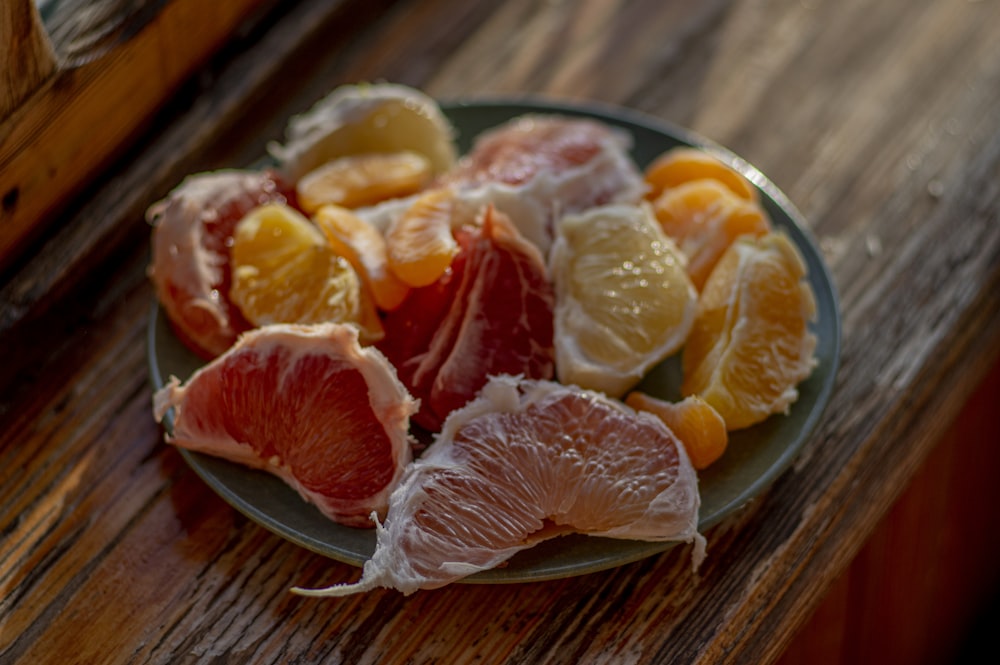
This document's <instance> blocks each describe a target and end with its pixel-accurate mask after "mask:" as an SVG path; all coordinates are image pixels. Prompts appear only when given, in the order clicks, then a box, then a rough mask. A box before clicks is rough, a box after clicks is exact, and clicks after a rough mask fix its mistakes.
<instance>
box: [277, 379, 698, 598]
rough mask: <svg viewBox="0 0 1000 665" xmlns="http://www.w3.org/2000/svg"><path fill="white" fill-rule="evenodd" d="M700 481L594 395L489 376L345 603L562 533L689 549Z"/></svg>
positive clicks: (655, 435) (422, 470)
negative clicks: (680, 543)
mask: <svg viewBox="0 0 1000 665" xmlns="http://www.w3.org/2000/svg"><path fill="white" fill-rule="evenodd" d="M699 505H700V497H699V494H698V478H697V475H696V473H695V470H694V468H693V467H692V466H691V463H690V461H689V460H688V458H687V455H686V454H685V452H684V449H683V447H682V446H680V445H679V444H678V442H677V439H676V437H675V436H674V435H673V434H672V433H671V432H670V430H669V429H667V428H666V427H665V426H664V425H663V423H662V422H660V421H659V420H658V419H656V418H654V417H652V416H650V415H649V414H637V413H636V412H635V411H633V410H632V409H629V408H627V407H625V406H624V405H622V404H621V403H620V402H616V401H613V400H610V399H608V398H607V397H605V396H603V395H600V394H598V393H594V392H588V391H583V390H580V389H579V388H574V387H567V386H563V385H560V384H557V383H553V382H547V381H520V380H518V379H516V378H513V377H509V376H503V377H494V378H492V379H491V380H490V382H489V383H488V384H487V385H486V386H485V387H484V388H483V392H482V394H481V396H480V397H479V398H477V399H476V400H475V401H473V402H472V403H470V404H469V405H468V406H466V407H465V408H463V409H461V410H460V411H457V412H455V413H453V414H452V415H451V416H450V417H449V418H448V420H447V422H446V423H445V426H444V429H443V431H442V432H441V435H440V436H439V437H438V438H437V439H436V440H435V441H434V443H432V444H431V445H430V446H429V447H428V448H427V449H426V450H425V451H424V453H423V454H422V455H421V457H420V458H419V459H417V460H415V461H414V462H413V463H412V464H411V465H410V467H409V468H408V469H407V471H406V472H405V474H404V477H403V480H402V481H401V484H400V486H399V488H398V489H397V490H396V491H395V492H394V493H393V495H392V497H391V498H390V500H389V510H388V513H387V515H386V519H385V523H384V525H380V526H379V527H378V528H377V531H376V546H375V553H374V555H373V556H372V558H371V559H370V560H369V561H367V562H365V565H364V569H363V572H362V576H361V579H360V581H358V582H357V583H354V584H346V585H341V586H334V587H331V588H327V589H315V590H303V589H298V590H297V591H299V592H300V593H306V594H309V595H319V596H344V595H348V594H351V593H358V592H362V591H367V590H370V589H373V588H376V587H390V588H394V589H397V590H399V591H402V592H404V593H407V594H409V593H412V592H414V591H416V590H418V589H431V588H435V587H440V586H443V585H445V584H448V583H450V582H453V581H456V580H458V579H461V578H463V577H466V576H468V575H471V574H473V573H475V572H478V571H481V570H487V569H490V568H493V567H495V566H497V565H499V564H500V563H502V562H504V561H506V560H507V559H509V558H510V557H511V556H512V555H513V554H515V553H516V552H518V551H520V550H524V549H527V548H529V547H532V546H533V545H535V544H537V543H539V542H541V541H542V540H545V539H548V538H552V537H555V536H558V535H561V534H565V533H568V532H580V533H587V534H592V535H599V536H605V537H610V538H627V539H634V540H649V541H686V542H694V543H695V551H694V556H693V560H694V564H695V566H697V565H698V564H699V563H700V561H701V559H702V558H703V556H704V546H705V540H704V538H703V537H702V536H701V535H700V534H699V533H698V531H697V525H698V509H699Z"/></svg>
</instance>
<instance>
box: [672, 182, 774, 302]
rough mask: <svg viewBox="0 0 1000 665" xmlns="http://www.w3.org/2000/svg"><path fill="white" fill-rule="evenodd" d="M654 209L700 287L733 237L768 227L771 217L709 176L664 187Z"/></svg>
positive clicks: (754, 233)
mask: <svg viewBox="0 0 1000 665" xmlns="http://www.w3.org/2000/svg"><path fill="white" fill-rule="evenodd" d="M653 212H654V214H655V215H656V219H657V221H659V222H660V226H661V227H662V228H663V231H664V232H665V233H666V234H667V235H668V236H670V237H671V238H673V239H674V241H675V242H676V243H677V245H678V247H680V250H681V251H682V252H683V253H684V255H685V256H686V257H687V260H688V263H687V271H688V275H690V276H691V281H692V282H694V285H695V287H696V288H698V289H699V290H701V289H702V288H703V287H704V285H705V280H707V279H708V275H709V273H711V272H712V268H713V267H714V266H715V264H716V262H717V261H718V260H719V257H721V256H722V254H723V252H725V251H726V249H727V248H728V247H729V245H731V244H732V243H733V241H734V240H736V238H738V237H740V236H742V235H747V234H749V235H753V236H760V235H763V234H765V233H767V232H768V231H770V230H771V220H770V218H769V217H768V215H767V213H766V212H765V211H764V209H763V208H762V207H761V206H760V205H759V204H758V203H756V202H755V201H748V200H746V199H743V198H740V197H738V196H736V195H735V194H733V192H732V190H730V189H729V188H728V187H726V186H725V185H723V184H722V183H721V182H720V181H718V180H714V179H708V178H705V179H701V180H692V181H690V182H685V183H682V184H680V185H677V186H676V187H671V188H670V189H667V190H664V192H663V193H662V194H660V195H659V196H658V197H657V198H656V200H655V201H654V202H653Z"/></svg>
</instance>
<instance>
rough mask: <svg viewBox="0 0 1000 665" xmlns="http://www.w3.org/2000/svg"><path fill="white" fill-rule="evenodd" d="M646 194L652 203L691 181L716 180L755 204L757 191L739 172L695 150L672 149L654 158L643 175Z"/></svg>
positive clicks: (703, 152)
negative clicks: (646, 187) (669, 190)
mask: <svg viewBox="0 0 1000 665" xmlns="http://www.w3.org/2000/svg"><path fill="white" fill-rule="evenodd" d="M644 176H645V180H646V184H648V185H649V191H648V192H647V193H646V198H647V199H649V200H650V201H655V200H656V199H657V198H658V197H659V196H660V194H661V193H662V192H663V190H665V189H669V188H670V187H676V186H677V185H680V184H682V183H685V182H690V181H691V180H702V179H704V178H711V179H713V180H718V181H719V182H721V183H722V184H723V185H725V186H726V187H728V188H729V189H730V190H731V191H732V192H733V193H734V194H736V195H737V196H739V197H740V198H742V199H746V200H748V201H756V200H757V190H755V189H754V187H753V185H752V184H750V182H749V181H748V180H747V179H746V178H744V177H743V175H742V174H740V173H739V172H738V171H736V170H734V169H732V168H730V167H729V166H727V165H726V164H723V163H722V162H720V161H719V160H718V159H716V158H715V157H713V156H712V155H710V154H708V153H707V152H705V151H704V150H700V149H698V148H687V147H680V148H673V149H671V150H668V151H667V152H665V153H663V154H662V155H660V156H659V157H657V158H656V159H655V160H654V161H653V163H652V164H650V165H649V166H648V167H646V171H645V173H644Z"/></svg>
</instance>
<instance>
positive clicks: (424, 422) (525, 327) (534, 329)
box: [379, 208, 555, 431]
mask: <svg viewBox="0 0 1000 665" xmlns="http://www.w3.org/2000/svg"><path fill="white" fill-rule="evenodd" d="M456 237H457V239H458V244H459V247H460V250H459V252H458V254H457V255H456V256H455V258H454V260H453V262H452V265H451V268H450V270H449V271H446V272H445V274H444V275H443V276H442V277H441V279H440V280H439V281H438V282H436V283H435V284H432V285H430V286H427V287H423V288H419V289H413V290H412V291H411V292H410V295H409V296H408V297H407V302H404V303H403V305H402V306H401V307H400V308H399V309H397V310H396V311H394V312H389V314H388V315H387V316H386V318H385V321H384V327H385V330H386V337H385V338H384V339H383V341H382V342H381V343H380V347H379V348H381V349H383V350H384V351H385V353H386V356H387V357H388V358H389V359H390V361H391V362H393V364H395V365H396V367H397V368H398V369H399V375H400V379H401V380H402V381H403V383H404V384H405V385H406V386H407V388H408V389H409V390H410V391H411V393H412V394H413V395H414V396H416V397H417V398H419V399H420V402H421V405H420V412H419V413H418V414H417V415H416V416H415V418H414V421H415V422H416V423H417V424H419V425H421V426H422V427H424V428H426V429H428V430H430V431H437V430H438V429H439V428H440V427H441V423H442V422H444V419H445V418H446V417H447V416H448V414H449V413H451V411H453V410H454V409H457V408H459V407H461V406H464V405H465V404H466V403H467V402H468V401H469V400H470V399H472V398H473V397H475V395H476V392H478V390H479V389H480V388H482V386H483V385H484V384H485V383H486V380H487V377H489V376H490V375H494V374H522V375H524V376H525V377H526V378H533V379H550V378H552V377H553V375H554V372H555V348H554V344H553V318H552V312H553V307H554V304H555V295H554V293H553V291H552V285H551V284H550V282H549V279H548V274H547V271H546V269H545V265H544V263H543V262H542V257H541V254H540V253H539V252H538V250H537V249H536V248H535V247H534V246H533V245H532V244H531V243H529V242H527V241H526V240H525V239H524V238H523V237H522V236H521V234H520V233H519V232H518V231H517V229H516V228H515V227H514V225H513V224H512V223H511V221H510V220H509V219H508V218H507V216H506V215H503V214H502V213H500V212H498V211H496V210H494V209H493V208H487V209H486V210H485V211H484V214H483V217H482V224H481V226H479V227H465V228H462V229H459V231H458V232H457V234H456Z"/></svg>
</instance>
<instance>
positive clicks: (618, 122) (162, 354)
mask: <svg viewBox="0 0 1000 665" xmlns="http://www.w3.org/2000/svg"><path fill="white" fill-rule="evenodd" d="M443 106H444V110H445V113H446V115H447V116H448V118H449V119H450V120H451V122H452V123H453V124H454V125H455V127H456V128H457V129H458V131H459V133H460V135H459V148H460V150H461V151H462V152H465V151H466V150H467V149H468V147H469V145H470V143H471V140H472V139H473V138H474V137H475V136H476V135H477V134H478V133H480V132H481V131H483V130H484V129H487V128H490V127H493V126H495V125H498V124H500V123H502V122H504V121H506V120H508V119H510V118H512V117H515V116H518V115H521V114H524V113H532V112H542V113H561V114H566V115H573V116H587V117H593V118H597V119H599V120H602V121H604V122H607V123H609V124H611V125H615V126H617V127H620V128H622V129H624V130H626V131H627V132H629V133H630V134H631V135H632V139H633V143H634V149H633V156H634V157H635V160H636V162H637V163H638V164H639V166H640V167H644V166H645V165H646V164H648V163H649V162H650V161H651V160H652V159H654V158H655V157H656V156H658V155H659V154H660V153H662V152H664V151H665V150H667V149H669V148H672V147H675V146H678V145H693V146H698V147H701V148H704V149H706V150H708V151H710V152H711V153H712V154H714V155H715V156H716V157H718V158H719V159H721V160H722V161H724V162H726V163H727V164H729V165H731V166H733V167H735V168H736V169H738V170H739V171H741V172H742V173H743V174H744V175H746V176H747V177H748V178H749V179H750V180H751V182H753V183H754V184H755V185H756V186H757V187H758V188H759V190H760V194H761V201H762V203H763V205H764V207H765V208H766V209H767V212H768V213H769V214H770V215H771V218H772V220H773V222H774V224H775V225H776V226H777V227H780V228H782V229H784V230H785V231H786V232H787V233H788V235H789V236H790V237H791V239H792V241H793V242H794V243H795V244H796V245H797V246H798V248H799V249H800V250H801V252H802V255H803V257H804V258H805V261H806V264H807V266H808V270H809V276H808V278H809V281H810V283H811V285H812V288H813V291H814V292H815V294H816V304H817V307H818V312H819V316H818V320H817V322H816V324H815V325H814V326H813V331H814V332H815V333H816V335H817V337H818V344H817V347H816V358H817V360H818V365H817V366H816V369H815V370H814V371H813V373H812V375H811V376H810V377H809V379H807V380H806V381H805V382H803V383H802V384H801V385H800V386H799V400H798V401H797V402H796V403H795V404H793V405H792V408H791V412H790V414H789V415H787V416H783V415H779V416H773V417H771V418H769V419H768V420H767V421H765V422H764V423H762V424H760V425H757V426H755V427H752V428H749V429H746V430H741V431H738V432H733V433H731V435H730V441H729V447H728V449H727V451H726V454H725V455H724V456H723V457H722V459H720V460H719V461H718V462H716V463H715V464H713V465H712V466H711V467H709V469H707V470H706V471H703V472H701V474H700V486H701V498H702V504H701V516H700V528H701V529H702V530H704V529H707V528H708V527H710V526H712V525H714V524H716V523H717V522H719V521H720V520H722V519H724V518H725V517H727V516H728V515H730V514H732V513H733V512H734V511H736V510H738V509H739V508H740V507H742V506H743V505H745V504H746V503H747V502H748V501H749V500H750V499H752V498H753V497H755V496H756V495H758V494H759V493H760V492H762V491H763V490H764V489H765V488H766V487H768V485H770V484H771V483H772V482H773V481H774V480H775V478H777V477H778V475H779V474H781V473H782V472H783V471H784V470H785V469H787V468H788V466H789V465H790V464H791V462H792V460H793V459H794V458H795V456H796V455H797V454H798V452H799V450H800V449H801V448H802V446H803V445H804V444H805V442H806V441H807V440H808V438H809V436H810V434H811V433H812V431H813V429H814V428H815V426H816V423H817V422H818V421H819V419H820V416H821V415H822V412H823V410H824V408H825V407H826V405H827V402H828V401H829V399H830V395H831V392H832V390H833V384H834V378H835V375H836V372H837V366H838V362H839V356H840V313H839V308H838V305H837V295H836V292H835V290H834V286H833V281H832V280H831V278H830V274H829V271H828V270H827V268H826V266H825V264H824V263H823V260H822V257H821V255H820V252H819V250H818V248H817V246H816V244H815V242H814V241H813V239H812V237H811V236H810V234H809V233H808V231H807V230H806V228H805V226H804V225H803V223H802V219H801V217H800V216H799V214H798V212H797V211H796V210H795V209H794V207H793V206H792V205H791V203H790V202H789V201H788V199H787V198H786V197H785V196H784V195H783V194H782V193H781V192H780V191H778V189H777V188H776V187H775V186H774V185H773V184H772V183H771V182H770V181H768V180H767V178H765V177H764V176H763V175H762V174H761V173H760V172H759V171H757V170H756V169H754V168H753V167H752V166H750V165H749V164H747V163H746V162H745V161H743V160H741V159H739V158H738V157H736V156H735V155H733V154H732V153H731V152H729V151H727V150H725V149H723V148H721V147H720V146H717V145H714V144H712V143H710V142H708V141H706V140H705V139H703V138H701V137H698V136H696V135H694V134H692V133H691V132H688V131H686V130H683V129H680V128H678V127H674V126H671V125H669V124H665V123H663V122H660V121H655V120H652V119H650V118H648V117H645V116H642V115H640V114H637V113H634V112H631V111H627V110H623V109H619V108H609V107H604V106H596V105H579V104H565V103H559V102H552V101H548V100H518V101H516V102H508V101H474V102H459V103H452V104H444V105H443ZM202 364H203V363H202V361H201V360H200V359H199V358H198V357H196V356H195V355H194V354H192V353H191V352H190V351H188V349H187V348H186V347H185V346H184V345H183V344H182V343H181V342H180V341H179V340H178V339H177V338H176V337H175V336H174V335H173V334H172V332H171V331H170V327H169V325H168V323H167V321H166V317H165V315H164V314H163V312H162V310H160V309H159V307H158V306H157V305H156V304H154V306H153V309H152V312H151V314H150V323H149V365H150V375H151V378H152V382H153V385H154V387H155V388H157V389H159V388H160V387H162V386H163V384H164V379H165V378H168V377H169V376H171V375H176V376H177V377H178V378H180V379H182V380H184V379H186V378H187V377H189V376H190V375H191V374H192V373H193V372H194V371H195V370H196V369H197V368H198V367H199V366H201V365H202ZM679 385H680V364H679V362H678V359H677V358H676V357H675V358H671V359H669V360H667V361H666V362H664V363H663V364H661V365H660V366H658V367H656V368H654V370H653V371H652V372H650V374H649V376H647V377H646V378H645V379H644V380H643V382H642V383H641V384H640V388H641V389H642V390H644V391H646V392H649V393H650V394H653V395H658V396H661V397H663V398H665V399H670V400H674V399H677V398H679V392H678V391H679ZM166 426H167V427H169V426H170V420H169V418H168V420H167V423H166ZM181 454H182V455H183V456H184V458H185V459H186V460H187V462H188V464H190V465H191V467H192V468H193V469H194V470H195V471H196V472H197V473H198V475H199V476H201V478H202V479H203V480H204V481H205V482H206V483H208V485H209V486H211V487H212V489H214V490H215V491H216V492H217V493H218V494H219V495H220V496H221V497H222V498H223V499H225V500H226V501H227V502H229V503H230V504H231V505H232V506H233V507H234V508H236V509H237V510H239V511H240V512H242V513H243V514H245V515H246V516H247V517H249V518H250V519H252V520H253V521H255V522H257V523H258V524H260V525H262V526H264V527H266V528H267V529H270V530H271V531H273V532H275V533H277V534H278V535H280V536H282V537H284V538H286V539H288V540H290V541H292V542H294V543H297V544H299V545H301V546H302V547H305V548H307V549H309V550H312V551H314V552H317V553H319V554H323V555H325V556H328V557H330V558H333V559H336V560H338V561H343V562H345V563H349V564H353V565H357V566H360V565H361V564H363V563H364V561H365V560H367V559H368V558H369V557H370V556H371V554H372V552H374V550H375V533H374V531H373V530H365V529H353V528H350V527H344V526H340V525H338V524H334V523H333V522H331V521H329V520H328V519H327V518H325V517H323V516H322V515H321V514H320V513H319V511H317V510H316V509H315V508H313V507H312V506H311V505H308V504H306V503H304V502H303V501H302V499H301V498H300V497H299V495H298V494H297V493H296V492H295V491H294V490H292V489H291V488H289V487H288V486H286V485H285V484H284V483H283V482H282V481H280V480H278V479H277V478H275V477H273V476H271V475H268V474H266V473H263V472H260V471H254V470H250V469H247V468H244V467H242V466H239V465H236V464H233V463H230V462H226V461H224V460H220V459H216V458H212V457H208V456H205V455H201V454H198V453H192V452H189V451H185V450H181ZM670 546H671V544H670V543H647V542H639V541H627V540H614V539H608V538H596V537H591V536H583V535H571V536H564V537H561V538H557V539H554V540H550V541H547V542H544V543H541V544H540V545H537V546H536V547H534V548H532V549H530V550H525V551H523V552H519V553H518V554H517V555H516V556H514V557H513V558H512V559H511V560H510V561H509V562H508V564H507V565H506V566H505V567H503V568H497V569H495V570H490V571H485V572H482V573H478V574H476V575H474V576H472V577H470V578H468V580H467V581H469V582H483V583H500V582H526V581H537V580H545V579H556V578H560V577H567V576H571V575H580V574H584V573H589V572H594V571H597V570H603V569H605V568H610V567H613V566H619V565H623V564H625V563H630V562H632V561H637V560H639V559H642V558H644V557H647V556H650V555H652V554H656V553H658V552H662V551H664V550H665V549H667V548H668V547H670Z"/></svg>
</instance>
